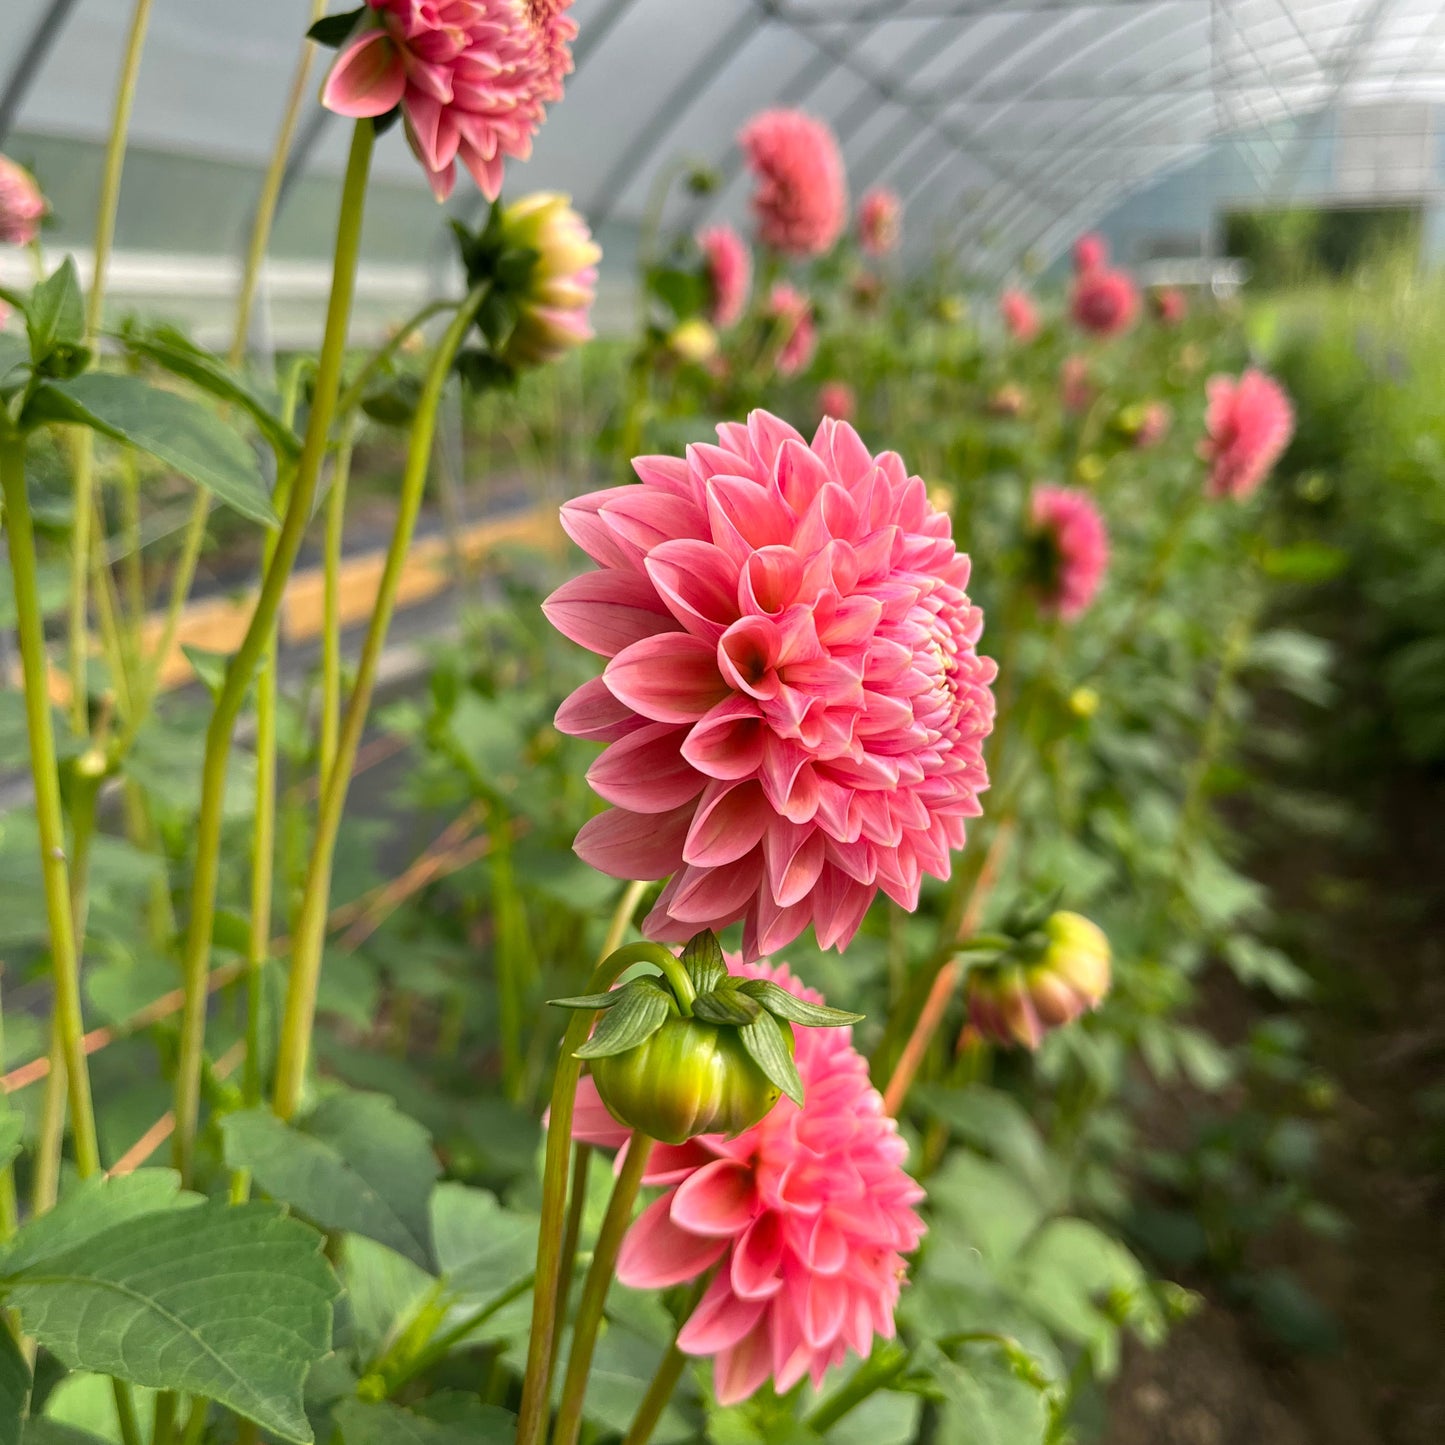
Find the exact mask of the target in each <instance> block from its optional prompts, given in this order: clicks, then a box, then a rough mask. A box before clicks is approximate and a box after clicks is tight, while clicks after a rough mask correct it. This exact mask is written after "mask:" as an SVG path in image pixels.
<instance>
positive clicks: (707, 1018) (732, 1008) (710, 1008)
mask: <svg viewBox="0 0 1445 1445" xmlns="http://www.w3.org/2000/svg"><path fill="white" fill-rule="evenodd" d="M762 1011H763V1008H762V1005H761V1004H760V1003H758V1002H757V1000H756V999H751V998H749V997H748V996H747V995H746V994H745V993H741V992H739V990H737V989H735V988H720V989H717V990H715V991H714V992H713V993H700V994H698V996H697V997H696V998H695V999H693V1001H692V1012H693V1017H694V1018H700V1019H701V1020H702V1021H703V1022H704V1023H707V1024H718V1025H720V1026H721V1027H723V1028H734V1029H740V1028H743V1027H744V1026H745V1025H747V1024H751V1023H756V1022H757V1020H758V1017H759V1015H761V1013H762Z"/></svg>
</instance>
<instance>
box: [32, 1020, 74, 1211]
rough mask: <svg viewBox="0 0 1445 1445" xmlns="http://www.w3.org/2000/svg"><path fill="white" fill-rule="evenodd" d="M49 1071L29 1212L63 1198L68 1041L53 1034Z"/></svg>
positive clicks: (36, 1147)
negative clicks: (66, 1050) (66, 1043)
mask: <svg viewBox="0 0 1445 1445" xmlns="http://www.w3.org/2000/svg"><path fill="white" fill-rule="evenodd" d="M49 1062H50V1068H49V1069H48V1070H47V1071H46V1074H45V1093H44V1095H43V1096H42V1098H41V1101H40V1120H39V1122H38V1123H37V1124H36V1126H35V1167H34V1169H33V1170H32V1172H31V1176H30V1213H31V1214H32V1215H37V1214H44V1213H45V1211H46V1210H47V1209H50V1208H51V1207H52V1206H53V1205H54V1204H55V1201H56V1199H57V1198H58V1197H59V1195H60V1157H61V1155H62V1153H63V1152H64V1150H65V1096H66V1092H67V1091H66V1087H65V1041H64V1039H62V1038H61V1036H60V1031H59V1030H58V1029H52V1030H51V1034H50V1057H49Z"/></svg>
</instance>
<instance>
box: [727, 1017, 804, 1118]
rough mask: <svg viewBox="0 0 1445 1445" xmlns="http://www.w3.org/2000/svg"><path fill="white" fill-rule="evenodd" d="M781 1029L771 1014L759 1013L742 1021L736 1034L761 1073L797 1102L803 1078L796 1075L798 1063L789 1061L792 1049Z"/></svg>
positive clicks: (799, 1101) (801, 1096) (789, 1040)
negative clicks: (755, 1017) (746, 1020)
mask: <svg viewBox="0 0 1445 1445" xmlns="http://www.w3.org/2000/svg"><path fill="white" fill-rule="evenodd" d="M784 1029H785V1025H783V1024H780V1023H779V1022H778V1021H777V1019H775V1018H774V1017H773V1016H772V1014H770V1013H762V1014H759V1015H758V1017H757V1019H756V1020H755V1021H754V1022H753V1023H750V1024H745V1025H744V1026H743V1027H742V1028H740V1029H739V1030H738V1038H739V1039H740V1040H741V1041H742V1046H743V1047H744V1048H745V1049H746V1050H747V1051H748V1053H749V1055H750V1056H751V1057H752V1060H753V1062H754V1063H755V1064H756V1065H757V1066H758V1067H759V1068H760V1069H761V1070H762V1071H763V1073H764V1074H766V1075H767V1077H768V1078H769V1079H770V1080H771V1081H772V1082H773V1083H774V1084H776V1085H777V1086H778V1087H779V1088H780V1089H781V1090H782V1091H783V1092H784V1093H785V1094H786V1095H787V1096H788V1097H789V1098H790V1099H791V1100H792V1101H793V1102H794V1103H795V1104H797V1105H799V1106H801V1105H802V1102H803V1081H802V1079H800V1078H799V1077H798V1066H797V1065H796V1064H795V1063H794V1062H793V1051H792V1049H790V1048H789V1047H788V1045H789V1044H790V1043H791V1042H792V1039H791V1038H790V1036H789V1035H788V1034H787V1033H785V1032H784Z"/></svg>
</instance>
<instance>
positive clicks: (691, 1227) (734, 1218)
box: [671, 1159, 757, 1239]
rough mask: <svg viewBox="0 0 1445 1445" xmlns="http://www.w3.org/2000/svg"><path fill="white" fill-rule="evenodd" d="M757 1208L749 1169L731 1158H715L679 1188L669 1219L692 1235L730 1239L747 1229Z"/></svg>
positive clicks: (674, 1196)
mask: <svg viewBox="0 0 1445 1445" xmlns="http://www.w3.org/2000/svg"><path fill="white" fill-rule="evenodd" d="M756 1208H757V1190H756V1188H755V1187H754V1185H753V1172H752V1170H751V1169H749V1168H748V1167H747V1166H746V1165H743V1164H735V1163H734V1162H733V1161H732V1160H731V1159H718V1160H716V1161H715V1162H714V1163H712V1164H708V1165H706V1166H705V1167H704V1168H702V1169H699V1170H698V1171H697V1172H696V1173H695V1174H693V1175H692V1176H691V1178H689V1179H687V1180H685V1181H684V1182H683V1183H682V1184H680V1185H678V1187H677V1190H676V1192H675V1193H674V1194H673V1196H672V1216H671V1217H672V1221H673V1223H674V1224H678V1225H681V1227H682V1228H683V1229H686V1230H688V1231H690V1232H691V1233H693V1234H707V1235H717V1236H718V1237H719V1238H725V1239H731V1238H732V1237H733V1236H734V1235H736V1234H737V1233H738V1231H739V1230H741V1229H744V1228H746V1226H747V1225H748V1223H749V1222H750V1221H751V1219H752V1217H753V1212H754V1210H755V1209H756Z"/></svg>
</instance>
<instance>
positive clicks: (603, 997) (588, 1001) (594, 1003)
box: [547, 988, 627, 1009]
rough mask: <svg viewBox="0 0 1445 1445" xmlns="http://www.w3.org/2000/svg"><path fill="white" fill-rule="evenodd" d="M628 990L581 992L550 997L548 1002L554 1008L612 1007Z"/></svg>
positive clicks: (619, 1001)
mask: <svg viewBox="0 0 1445 1445" xmlns="http://www.w3.org/2000/svg"><path fill="white" fill-rule="evenodd" d="M626 992H627V990H626V989H621V988H614V989H609V990H608V991H607V992H606V993H579V994H577V995H576V996H575V997H573V998H549V999H548V1000H547V1002H548V1003H549V1004H550V1005H551V1006H552V1007H553V1008H579V1009H580V1008H590V1009H604V1008H612V1007H613V1006H614V1005H615V1004H619V1003H621V1002H622V995H623V994H624V993H626Z"/></svg>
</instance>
